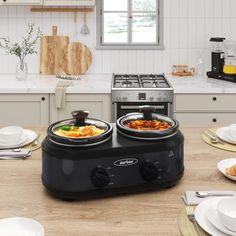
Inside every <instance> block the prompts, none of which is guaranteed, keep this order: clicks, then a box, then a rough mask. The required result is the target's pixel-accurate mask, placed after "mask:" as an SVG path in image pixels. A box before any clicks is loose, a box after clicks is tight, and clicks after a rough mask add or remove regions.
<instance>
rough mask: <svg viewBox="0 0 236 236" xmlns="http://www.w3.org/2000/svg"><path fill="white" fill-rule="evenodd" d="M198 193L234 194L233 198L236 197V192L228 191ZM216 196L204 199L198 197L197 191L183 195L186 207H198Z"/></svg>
mask: <svg viewBox="0 0 236 236" xmlns="http://www.w3.org/2000/svg"><path fill="white" fill-rule="evenodd" d="M198 192H204V193H213V194H233V196H235V197H236V192H235V191H226V190H210V191H206V190H205V191H198ZM211 197H216V196H207V197H204V198H200V197H197V195H196V191H186V192H185V194H184V195H183V197H182V199H183V201H184V203H185V205H198V204H199V203H200V202H202V201H204V200H206V199H208V198H211Z"/></svg>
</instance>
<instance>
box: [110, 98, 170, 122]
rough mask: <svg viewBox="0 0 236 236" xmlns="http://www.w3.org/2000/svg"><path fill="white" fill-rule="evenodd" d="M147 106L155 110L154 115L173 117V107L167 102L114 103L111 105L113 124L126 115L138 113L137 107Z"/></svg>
mask: <svg viewBox="0 0 236 236" xmlns="http://www.w3.org/2000/svg"><path fill="white" fill-rule="evenodd" d="M143 105H149V106H152V107H154V108H155V109H156V113H159V114H163V115H167V116H170V117H173V108H172V107H173V106H172V104H171V103H169V102H147V103H144V102H114V103H113V104H112V114H113V115H112V118H113V122H114V121H116V120H117V119H118V118H120V117H121V116H124V115H126V114H128V113H133V112H139V106H143Z"/></svg>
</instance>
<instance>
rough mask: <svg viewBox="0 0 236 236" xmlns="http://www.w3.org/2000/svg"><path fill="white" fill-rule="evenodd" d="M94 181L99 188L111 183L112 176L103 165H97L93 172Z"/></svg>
mask: <svg viewBox="0 0 236 236" xmlns="http://www.w3.org/2000/svg"><path fill="white" fill-rule="evenodd" d="M92 182H93V184H94V186H96V187H97V188H104V187H106V186H107V185H108V184H109V183H110V176H109V174H108V172H107V170H106V169H105V168H103V167H97V168H95V169H94V170H93V172H92Z"/></svg>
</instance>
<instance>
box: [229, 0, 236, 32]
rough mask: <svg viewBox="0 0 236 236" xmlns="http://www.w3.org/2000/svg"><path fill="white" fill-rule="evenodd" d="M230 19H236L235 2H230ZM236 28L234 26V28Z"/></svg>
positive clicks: (233, 0)
mask: <svg viewBox="0 0 236 236" xmlns="http://www.w3.org/2000/svg"><path fill="white" fill-rule="evenodd" d="M230 17H234V18H236V1H235V0H231V1H230ZM235 27H236V26H235V25H234V28H235Z"/></svg>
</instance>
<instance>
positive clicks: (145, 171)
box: [140, 161, 160, 182]
mask: <svg viewBox="0 0 236 236" xmlns="http://www.w3.org/2000/svg"><path fill="white" fill-rule="evenodd" d="M140 172H141V176H142V177H143V179H144V180H145V181H147V182H152V181H155V180H156V179H157V178H158V176H159V174H160V172H159V170H158V167H157V166H156V165H155V164H154V163H152V162H150V161H146V162H144V163H143V164H142V165H141V168H140Z"/></svg>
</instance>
